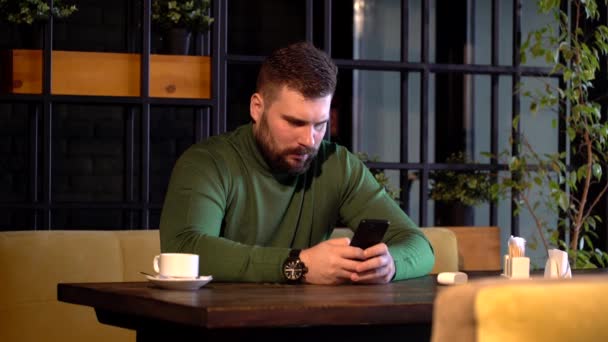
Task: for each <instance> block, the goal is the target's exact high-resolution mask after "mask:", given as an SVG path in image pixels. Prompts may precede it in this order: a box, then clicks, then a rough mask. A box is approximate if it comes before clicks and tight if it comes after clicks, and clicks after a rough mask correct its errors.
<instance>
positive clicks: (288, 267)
mask: <svg viewBox="0 0 608 342" xmlns="http://www.w3.org/2000/svg"><path fill="white" fill-rule="evenodd" d="M302 266H303V265H302V263H300V261H299V260H288V261H287V262H286V263H285V267H284V268H283V273H284V274H285V278H287V279H288V280H299V279H300V278H302V275H303V267H302Z"/></svg>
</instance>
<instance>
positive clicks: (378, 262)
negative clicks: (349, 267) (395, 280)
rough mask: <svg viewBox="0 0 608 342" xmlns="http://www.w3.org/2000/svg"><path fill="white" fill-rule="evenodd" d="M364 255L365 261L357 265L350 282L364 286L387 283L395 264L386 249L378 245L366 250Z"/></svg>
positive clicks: (384, 246)
mask: <svg viewBox="0 0 608 342" xmlns="http://www.w3.org/2000/svg"><path fill="white" fill-rule="evenodd" d="M364 255H365V256H366V257H367V259H366V260H365V261H363V262H361V263H359V264H358V265H357V268H356V273H354V274H353V275H352V276H351V278H350V279H351V281H353V282H356V283H366V284H375V283H388V282H389V281H390V280H391V278H392V277H393V274H394V273H395V264H394V261H393V257H392V256H391V254H390V253H389V252H388V247H387V246H386V245H385V244H383V243H380V244H377V245H375V246H372V247H370V248H368V249H366V250H365V251H364Z"/></svg>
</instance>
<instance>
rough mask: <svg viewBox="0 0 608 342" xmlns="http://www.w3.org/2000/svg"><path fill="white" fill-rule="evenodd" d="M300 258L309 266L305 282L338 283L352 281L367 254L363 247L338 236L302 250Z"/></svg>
mask: <svg viewBox="0 0 608 342" xmlns="http://www.w3.org/2000/svg"><path fill="white" fill-rule="evenodd" d="M300 260H302V262H303V263H304V264H305V265H306V267H307V268H308V272H307V273H306V275H305V276H304V282H305V283H309V284H321V285H337V284H342V283H345V282H349V281H350V279H351V275H352V274H353V273H356V269H357V265H359V264H360V263H361V262H362V261H363V260H365V255H364V254H363V250H362V249H360V248H355V247H352V246H350V239H348V238H338V239H331V240H327V241H323V242H321V243H319V244H318V245H315V246H313V247H310V248H308V249H304V250H302V252H301V253H300Z"/></svg>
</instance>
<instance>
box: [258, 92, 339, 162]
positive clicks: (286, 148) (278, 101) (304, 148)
mask: <svg viewBox="0 0 608 342" xmlns="http://www.w3.org/2000/svg"><path fill="white" fill-rule="evenodd" d="M331 98H332V96H331V95H328V96H325V97H320V98H316V99H306V98H304V97H303V96H302V95H301V94H300V93H298V92H297V91H294V90H291V89H289V88H287V87H283V88H282V89H281V90H279V93H278V94H277V96H276V98H275V100H274V101H273V102H272V103H270V104H269V105H268V104H267V103H266V105H265V103H264V98H263V97H262V96H261V94H259V93H255V94H253V96H252V97H251V103H250V111H251V116H252V117H253V119H254V121H255V124H254V126H253V134H254V136H255V139H256V141H257V143H258V146H259V147H260V149H261V150H262V153H263V154H264V158H265V159H266V162H267V163H268V165H269V166H270V167H271V169H272V170H273V171H276V172H288V173H291V174H301V173H304V172H305V171H306V170H307V169H308V167H309V166H310V163H311V162H312V160H313V159H314V157H315V156H316V154H317V151H318V148H319V145H320V144H321V140H322V139H323V136H324V135H325V130H326V128H327V122H328V121H329V108H330V105H331Z"/></svg>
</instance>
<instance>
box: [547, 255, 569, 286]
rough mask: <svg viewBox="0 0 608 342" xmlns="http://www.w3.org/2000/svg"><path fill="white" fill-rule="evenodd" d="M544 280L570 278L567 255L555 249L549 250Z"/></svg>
mask: <svg viewBox="0 0 608 342" xmlns="http://www.w3.org/2000/svg"><path fill="white" fill-rule="evenodd" d="M545 278H561V279H565V278H572V270H571V269H570V262H569V261H568V253H566V252H564V251H562V250H560V249H556V248H553V249H550V250H549V258H548V259H547V263H546V264H545Z"/></svg>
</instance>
